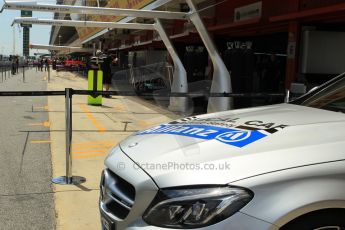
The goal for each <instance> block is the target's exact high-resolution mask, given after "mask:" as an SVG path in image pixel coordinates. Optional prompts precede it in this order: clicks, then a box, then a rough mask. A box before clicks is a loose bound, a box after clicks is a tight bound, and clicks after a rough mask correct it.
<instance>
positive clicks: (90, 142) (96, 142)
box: [72, 140, 117, 146]
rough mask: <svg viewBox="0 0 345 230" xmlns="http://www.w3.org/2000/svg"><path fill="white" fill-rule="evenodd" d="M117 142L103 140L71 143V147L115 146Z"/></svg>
mask: <svg viewBox="0 0 345 230" xmlns="http://www.w3.org/2000/svg"><path fill="white" fill-rule="evenodd" d="M116 143H117V140H104V141H86V142H79V143H73V144H72V146H79V145H81V146H84V145H85V144H95V145H97V144H105V145H106V144H116Z"/></svg>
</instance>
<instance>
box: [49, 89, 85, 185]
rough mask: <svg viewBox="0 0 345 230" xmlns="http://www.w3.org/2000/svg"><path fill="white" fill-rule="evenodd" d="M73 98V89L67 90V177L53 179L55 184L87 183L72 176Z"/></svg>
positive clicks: (82, 178) (81, 178) (83, 179)
mask: <svg viewBox="0 0 345 230" xmlns="http://www.w3.org/2000/svg"><path fill="white" fill-rule="evenodd" d="M72 96H73V89H71V88H66V89H65V109H66V110H65V116H66V176H61V177H57V178H53V180H52V182H53V183H55V184H63V185H66V184H81V183H84V182H85V181H86V179H85V178H84V177H79V176H72V153H71V145H72Z"/></svg>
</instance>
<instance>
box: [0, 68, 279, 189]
mask: <svg viewBox="0 0 345 230" xmlns="http://www.w3.org/2000/svg"><path fill="white" fill-rule="evenodd" d="M23 72H25V71H23ZM73 95H93V96H99V95H102V96H105V95H113V96H140V97H234V98H267V97H270V98H282V99H283V98H284V97H285V94H280V93H270V94H268V93H250V94H247V93H237V94H235V93H209V92H200V93H199V92H196V93H171V92H157V93H135V92H133V91H92V90H74V89H71V88H66V89H65V91H0V97H17V96H65V118H66V122H65V125H66V131H65V133H66V175H65V176H60V177H57V178H53V179H52V182H53V183H57V184H66V185H68V184H80V183H83V182H85V181H86V179H85V178H84V177H80V176H73V175H72V166H73V164H72V163H73V162H72V153H71V144H72V137H73V136H72V131H73V130H72V120H73V117H72V109H73V108H72V98H73Z"/></svg>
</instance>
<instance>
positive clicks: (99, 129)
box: [79, 105, 106, 133]
mask: <svg viewBox="0 0 345 230" xmlns="http://www.w3.org/2000/svg"><path fill="white" fill-rule="evenodd" d="M79 107H80V108H81V110H82V111H83V113H85V115H86V117H87V119H89V120H90V121H91V122H92V124H93V125H94V126H95V127H96V128H97V129H98V132H100V133H104V132H105V131H106V129H105V128H104V127H103V126H102V124H101V123H99V122H98V121H97V120H96V118H95V117H94V116H93V115H92V114H91V112H90V111H89V110H88V108H87V107H86V106H85V105H79Z"/></svg>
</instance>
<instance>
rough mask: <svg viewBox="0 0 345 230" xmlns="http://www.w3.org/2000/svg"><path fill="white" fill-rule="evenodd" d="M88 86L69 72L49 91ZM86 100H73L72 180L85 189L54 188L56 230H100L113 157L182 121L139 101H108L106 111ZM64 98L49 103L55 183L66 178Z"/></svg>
mask: <svg viewBox="0 0 345 230" xmlns="http://www.w3.org/2000/svg"><path fill="white" fill-rule="evenodd" d="M86 87H87V80H86V78H83V77H78V76H77V75H75V74H72V73H67V72H58V73H56V72H53V74H52V76H51V80H50V83H49V84H48V89H49V90H64V89H65V88H73V89H86ZM86 97H87V96H77V95H75V96H73V103H72V104H73V144H72V154H73V155H72V156H73V170H72V171H73V175H74V176H83V177H85V178H86V183H83V184H81V185H54V186H53V190H54V198H55V210H56V216H57V219H56V228H57V229H64V230H65V229H71V230H72V229H73V230H78V229H100V220H99V210H98V197H99V181H100V174H101V171H102V170H103V168H104V165H103V161H104V158H105V157H106V155H107V153H108V151H109V150H110V149H111V148H112V147H113V146H114V145H116V144H117V143H119V142H120V141H121V140H123V139H124V138H126V137H127V136H128V135H130V134H132V133H133V132H135V131H136V130H141V129H144V128H147V127H149V126H153V125H157V124H159V123H163V122H168V121H171V120H172V119H177V118H178V116H177V115H176V114H173V113H170V112H169V111H167V110H165V109H162V108H159V107H158V106H155V105H153V104H151V103H149V102H147V101H144V100H141V99H139V98H134V97H120V96H117V97H113V98H110V99H107V98H103V105H102V106H89V105H87V103H86V101H87V98H86ZM64 103H65V102H64V98H63V97H49V98H48V104H47V107H46V108H48V112H49V122H50V134H51V140H52V142H51V153H52V165H53V177H56V176H63V175H65V160H66V154H65V133H64V132H61V130H64V128H65V114H64V106H65V104H64Z"/></svg>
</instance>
